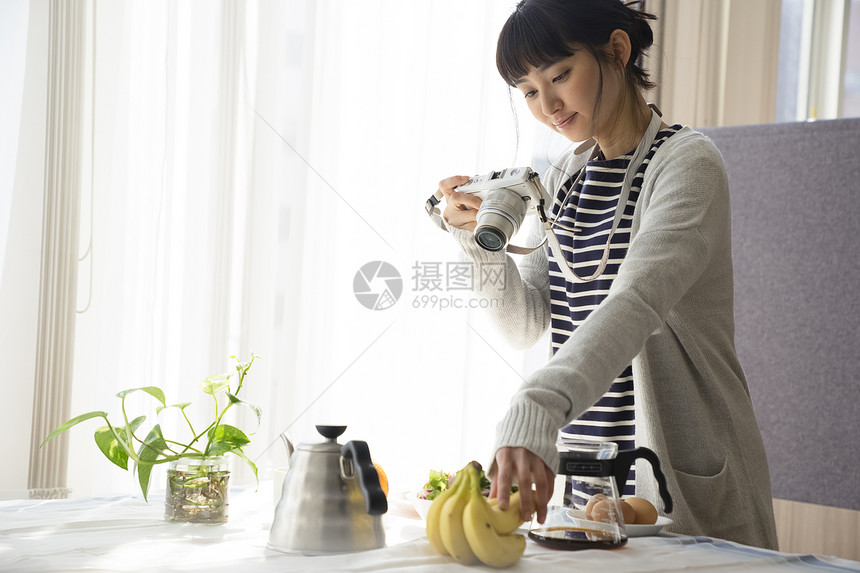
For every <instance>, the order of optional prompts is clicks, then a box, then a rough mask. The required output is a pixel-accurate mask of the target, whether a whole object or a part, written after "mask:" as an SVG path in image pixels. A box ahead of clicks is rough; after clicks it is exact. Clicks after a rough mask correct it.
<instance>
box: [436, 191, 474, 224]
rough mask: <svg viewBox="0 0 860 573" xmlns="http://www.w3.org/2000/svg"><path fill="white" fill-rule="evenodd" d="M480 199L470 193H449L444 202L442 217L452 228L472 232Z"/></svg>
mask: <svg viewBox="0 0 860 573" xmlns="http://www.w3.org/2000/svg"><path fill="white" fill-rule="evenodd" d="M480 207H481V198H480V197H478V196H476V195H472V194H471V193H460V192H458V191H451V192H450V193H449V194H448V195H447V199H446V201H445V210H444V211H443V212H442V217H443V218H444V219H445V221H446V222H447V223H448V224H449V225H451V226H452V227H457V228H460V229H465V230H467V231H472V230H474V229H475V227H476V226H477V224H478V223H477V217H478V209H479V208H480Z"/></svg>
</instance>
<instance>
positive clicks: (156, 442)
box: [135, 424, 167, 501]
mask: <svg viewBox="0 0 860 573" xmlns="http://www.w3.org/2000/svg"><path fill="white" fill-rule="evenodd" d="M166 450H167V442H166V441H165V440H164V435H163V434H162V433H161V425H160V424H156V425H155V426H153V428H152V429H151V430H150V431H149V434H148V435H147V436H146V438H145V439H144V440H143V444H141V445H140V448H139V449H138V450H137V457H139V458H140V463H135V468H136V469H137V480H138V482H139V483H140V491H141V492H143V499H144V500H146V501H149V499H147V495H148V494H149V478H150V477H151V475H152V465H153V464H154V463H155V460H157V459H158V457H159V456H161V455H163V454H164V452H165V451H166Z"/></svg>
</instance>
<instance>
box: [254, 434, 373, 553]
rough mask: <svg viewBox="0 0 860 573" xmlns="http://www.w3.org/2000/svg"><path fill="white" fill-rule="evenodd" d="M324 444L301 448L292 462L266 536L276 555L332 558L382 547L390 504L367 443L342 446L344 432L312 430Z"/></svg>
mask: <svg viewBox="0 0 860 573" xmlns="http://www.w3.org/2000/svg"><path fill="white" fill-rule="evenodd" d="M316 429H317V431H318V432H319V433H320V434H322V435H323V437H325V438H326V440H325V441H324V442H322V443H317V444H300V445H299V446H298V447H296V448H295V451H294V452H293V454H292V457H291V458H290V468H289V471H287V475H286V477H285V478H284V485H283V487H282V489H281V498H280V501H279V502H278V505H277V508H276V509H275V519H274V521H273V522H272V528H271V531H270V532H269V547H271V548H272V549H277V550H280V551H287V552H292V551H296V552H302V553H334V552H346V551H363V550H367V549H377V548H379V547H382V546H384V545H385V531H384V530H383V528H382V514H384V513H385V512H386V511H388V502H387V500H386V498H385V494H384V493H383V491H382V488H381V487H380V485H379V474H377V473H376V469H375V468H374V467H373V464H372V462H371V461H370V450H369V449H368V447H367V443H366V442H363V441H360V440H352V441H350V442H347V443H345V444H343V445H341V444H339V443H338V442H337V437H338V436H340V435H341V434H343V433H344V431H346V426H316Z"/></svg>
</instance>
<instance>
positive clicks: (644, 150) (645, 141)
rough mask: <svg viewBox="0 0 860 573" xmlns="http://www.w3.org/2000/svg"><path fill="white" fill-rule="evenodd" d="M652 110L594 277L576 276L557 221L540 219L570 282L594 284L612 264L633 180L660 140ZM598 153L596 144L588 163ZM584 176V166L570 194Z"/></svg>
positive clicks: (625, 177) (554, 255) (658, 122)
mask: <svg viewBox="0 0 860 573" xmlns="http://www.w3.org/2000/svg"><path fill="white" fill-rule="evenodd" d="M651 107H652V109H651V123H650V124H648V129H647V131H646V132H645V135H643V136H642V140H641V141H640V142H639V145H638V146H637V147H636V151H635V152H634V153H633V157H632V158H631V159H630V163H629V164H628V165H627V171H626V172H625V174H624V183H623V184H622V186H621V195H619V197H618V203H617V204H616V205H615V218H614V219H613V221H612V229H610V231H609V236H608V237H607V239H606V247H604V249H603V256H602V257H601V258H600V262H599V263H598V265H597V269H595V271H594V273H593V274H592V275H591V276H588V277H581V276H579V275H578V274H576V271H574V270H573V269H572V268H571V267H570V264H568V262H567V259H565V258H564V254H563V251H562V249H561V245H560V244H559V242H558V237H556V236H555V231H553V225H554V224H555V220H554V219H553V220H550V219H548V218H546V217H545V216H542V217H541V218H542V220H543V221H544V229H545V230H546V238H547V241H548V242H549V246H550V251H551V256H552V257H553V258H555V259H556V263H557V264H558V267H559V268H560V269H561V272H562V274H563V275H564V277H565V279H567V280H568V281H570V282H574V283H584V282H589V281H593V280H594V279H596V278H597V277H599V276H600V275H602V274H603V271H604V270H605V269H606V264H607V262H608V261H609V252H610V250H611V249H612V237H614V236H615V231H616V230H617V229H618V225H619V224H620V223H621V219H622V217H623V216H624V210H625V209H626V207H627V200H628V199H629V198H630V187H631V186H632V185H633V178H634V177H636V172H637V171H639V166H640V165H642V162H643V161H645V156H646V155H647V154H648V150H649V149H650V148H651V144H652V143H653V142H654V138H656V137H657V133H658V132H659V131H660V123H661V121H662V120H661V119H660V114H659V113H658V110H656V109H655V108H654V107H653V106H651ZM598 152H599V148H598V146H597V145H595V146H594V149H593V151H592V153H591V157H590V158H589V160H591V159H594V158H595V157H597V154H598ZM584 174H585V166H584V165H583V167H582V169H580V170H579V173H578V174H577V176H576V179H575V180H574V182H573V184H572V185H571V186H570V192H571V193H572V192H573V190H574V189H575V188H576V186H577V185H578V184H579V182H580V181H581V180H582V176H583V175H584ZM566 202H567V201H565V203H566ZM562 206H563V205H562ZM559 213H561V209H559Z"/></svg>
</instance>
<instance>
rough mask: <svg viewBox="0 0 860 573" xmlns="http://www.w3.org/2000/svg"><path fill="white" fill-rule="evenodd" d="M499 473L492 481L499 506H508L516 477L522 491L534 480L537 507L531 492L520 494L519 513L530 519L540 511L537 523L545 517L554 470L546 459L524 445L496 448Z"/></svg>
mask: <svg viewBox="0 0 860 573" xmlns="http://www.w3.org/2000/svg"><path fill="white" fill-rule="evenodd" d="M495 462H496V473H495V476H493V481H492V482H491V483H490V497H498V498H499V509H507V508H508V502H509V501H510V496H511V485H512V483H513V479H514V478H517V485H518V486H519V489H520V491H521V492H526V491H530V490H531V489H532V484H534V486H535V488H534V489H535V493H536V494H537V496H536V497H537V507H534V506H533V504H532V496H530V495H524V494H522V493H521V494H520V517H522V518H523V521H528V520H529V519H531V515H532V512H534V511H537V520H538V523H543V522H544V521H545V520H546V506H547V504H548V503H549V499H550V498H551V497H552V489H553V480H554V478H555V474H554V473H553V471H552V470H551V469H549V467H548V466H547V465H546V464H545V463H544V461H543V460H542V459H541V458H540V457H538V456H537V455H535V454H533V453H532V452H531V451H529V450H527V449H525V448H499V449H498V451H496V460H495Z"/></svg>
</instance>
